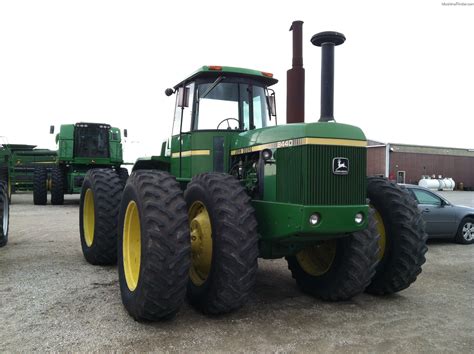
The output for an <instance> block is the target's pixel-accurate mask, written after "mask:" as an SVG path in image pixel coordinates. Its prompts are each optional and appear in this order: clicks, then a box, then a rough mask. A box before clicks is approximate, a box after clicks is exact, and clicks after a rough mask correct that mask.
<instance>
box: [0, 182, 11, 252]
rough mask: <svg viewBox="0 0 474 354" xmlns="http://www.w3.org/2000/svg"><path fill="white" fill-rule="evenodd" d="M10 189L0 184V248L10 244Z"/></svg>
mask: <svg viewBox="0 0 474 354" xmlns="http://www.w3.org/2000/svg"><path fill="white" fill-rule="evenodd" d="M7 189H8V187H7V186H6V184H5V183H3V182H0V247H3V246H5V245H6V244H7V242H8V227H9V221H10V203H9V201H8V191H7Z"/></svg>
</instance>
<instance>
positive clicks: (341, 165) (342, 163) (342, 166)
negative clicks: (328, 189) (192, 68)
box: [336, 159, 347, 171]
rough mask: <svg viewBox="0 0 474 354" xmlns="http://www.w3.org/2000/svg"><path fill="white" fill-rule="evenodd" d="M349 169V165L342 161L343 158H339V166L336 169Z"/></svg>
mask: <svg viewBox="0 0 474 354" xmlns="http://www.w3.org/2000/svg"><path fill="white" fill-rule="evenodd" d="M341 169H343V170H347V166H346V163H345V162H342V161H341V159H337V167H336V171H339V170H341Z"/></svg>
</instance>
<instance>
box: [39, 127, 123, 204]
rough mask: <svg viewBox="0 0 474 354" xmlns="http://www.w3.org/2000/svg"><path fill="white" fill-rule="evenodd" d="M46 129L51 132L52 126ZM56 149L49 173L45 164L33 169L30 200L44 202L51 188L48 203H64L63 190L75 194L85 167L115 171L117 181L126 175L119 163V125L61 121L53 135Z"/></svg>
mask: <svg viewBox="0 0 474 354" xmlns="http://www.w3.org/2000/svg"><path fill="white" fill-rule="evenodd" d="M50 133H51V134H54V126H51V128H50ZM56 144H57V145H58V152H57V158H56V162H55V165H54V166H53V167H52V168H51V176H50V177H48V173H47V170H46V168H45V167H36V168H35V171H34V190H33V201H34V204H36V205H45V204H46V202H47V191H48V189H50V191H51V204H53V205H61V204H63V203H64V194H78V193H80V191H81V186H82V182H83V180H84V176H85V175H86V173H87V171H88V170H90V169H95V168H102V169H108V170H110V171H111V172H113V173H116V174H117V176H118V177H119V179H120V180H121V183H123V184H124V183H125V181H126V180H127V178H128V170H127V169H126V168H123V167H120V166H121V165H122V164H123V157H122V155H123V153H122V143H121V134H120V129H118V128H114V127H111V126H110V125H108V124H98V123H76V124H63V125H61V127H60V131H59V133H58V134H57V135H56Z"/></svg>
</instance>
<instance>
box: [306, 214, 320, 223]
mask: <svg viewBox="0 0 474 354" xmlns="http://www.w3.org/2000/svg"><path fill="white" fill-rule="evenodd" d="M320 220H321V216H320V215H319V214H318V213H314V214H311V216H310V217H309V223H310V224H311V225H316V224H318V223H319V221H320Z"/></svg>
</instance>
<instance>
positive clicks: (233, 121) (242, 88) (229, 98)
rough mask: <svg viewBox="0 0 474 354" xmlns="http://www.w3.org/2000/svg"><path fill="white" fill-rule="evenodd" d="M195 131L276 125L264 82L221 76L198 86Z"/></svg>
mask: <svg viewBox="0 0 474 354" xmlns="http://www.w3.org/2000/svg"><path fill="white" fill-rule="evenodd" d="M196 86H197V87H196V96H195V97H196V99H195V114H194V120H193V127H192V130H214V129H219V130H221V129H223V130H251V129H258V128H264V127H268V126H272V125H275V119H273V120H271V119H270V114H269V110H268V104H267V90H266V88H265V87H264V86H262V85H261V84H259V83H257V82H255V83H249V82H248V81H245V82H238V81H230V80H226V79H225V78H222V77H220V78H218V79H217V80H215V81H212V82H201V83H199V82H198V83H197V85H196Z"/></svg>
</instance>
